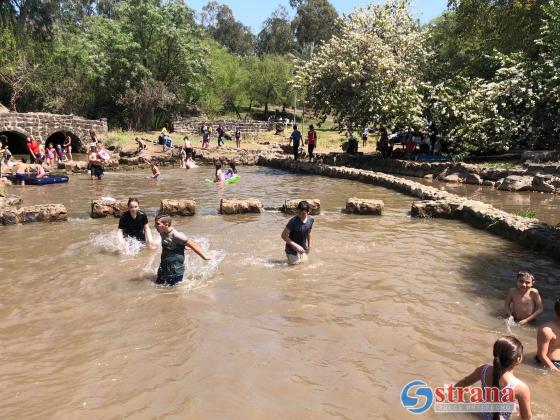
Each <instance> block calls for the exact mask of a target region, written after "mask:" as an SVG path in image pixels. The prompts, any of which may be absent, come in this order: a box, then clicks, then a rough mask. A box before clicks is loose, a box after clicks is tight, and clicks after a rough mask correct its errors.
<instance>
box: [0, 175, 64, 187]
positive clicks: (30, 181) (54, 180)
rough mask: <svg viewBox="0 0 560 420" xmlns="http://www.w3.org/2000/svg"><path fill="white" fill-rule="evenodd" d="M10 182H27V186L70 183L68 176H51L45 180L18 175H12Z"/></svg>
mask: <svg viewBox="0 0 560 420" xmlns="http://www.w3.org/2000/svg"><path fill="white" fill-rule="evenodd" d="M8 179H9V180H10V181H14V182H21V181H25V184H26V185H47V184H61V183H63V182H68V177H67V176H64V175H62V176H54V175H49V176H46V177H44V178H35V177H32V176H23V177H22V176H17V175H10V176H9V177H8Z"/></svg>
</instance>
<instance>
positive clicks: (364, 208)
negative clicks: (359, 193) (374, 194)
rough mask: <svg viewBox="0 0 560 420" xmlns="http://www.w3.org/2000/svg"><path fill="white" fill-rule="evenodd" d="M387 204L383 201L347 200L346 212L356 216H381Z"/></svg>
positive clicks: (354, 198) (353, 198)
mask: <svg viewBox="0 0 560 420" xmlns="http://www.w3.org/2000/svg"><path fill="white" fill-rule="evenodd" d="M384 207H385V204H384V203H383V201H381V200H366V199H362V198H356V197H352V198H349V199H348V200H346V211H347V212H348V213H354V214H373V215H377V216H381V214H382V213H383V208H384Z"/></svg>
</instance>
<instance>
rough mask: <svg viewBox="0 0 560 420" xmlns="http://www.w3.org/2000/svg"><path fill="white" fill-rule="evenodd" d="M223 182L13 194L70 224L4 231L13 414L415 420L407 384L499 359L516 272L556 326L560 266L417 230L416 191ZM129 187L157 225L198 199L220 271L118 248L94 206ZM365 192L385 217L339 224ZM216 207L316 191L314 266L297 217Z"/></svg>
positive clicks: (464, 229)
mask: <svg viewBox="0 0 560 420" xmlns="http://www.w3.org/2000/svg"><path fill="white" fill-rule="evenodd" d="M209 175H210V169H208V168H198V169H196V170H193V171H191V172H189V173H185V171H183V170H180V169H168V170H166V169H165V168H164V170H163V176H162V180H161V181H160V182H159V183H156V182H153V181H151V180H148V179H147V177H148V174H147V173H146V172H142V171H132V172H126V173H108V174H107V175H106V177H105V178H104V179H103V181H101V182H92V181H91V180H88V179H87V178H86V177H85V176H73V177H72V178H71V180H70V182H69V183H68V184H67V185H52V186H43V187H30V186H26V187H24V188H23V189H16V187H14V188H13V191H16V190H17V191H18V193H21V194H22V196H23V198H24V202H25V203H26V204H33V203H44V202H61V203H64V204H65V205H66V206H67V207H68V209H69V213H70V220H69V221H68V222H67V223H58V224H44V225H38V224H36V225H24V226H10V227H3V228H0V235H1V241H0V258H1V263H0V285H1V286H2V289H3V291H4V293H3V297H2V300H1V303H0V340H1V343H2V350H1V352H0V357H1V364H0V386H1V389H2V390H3V392H2V396H3V398H2V400H1V401H0V413H1V417H2V418H57V419H58V418H69V419H74V418H122V417H131V418H154V417H158V418H189V419H196V418H243V419H252V418H313V419H315V418H317V419H319V418H321V419H322V418H329V417H337V418H353V419H365V418H385V419H394V418H407V417H412V415H408V414H407V412H406V411H405V410H404V408H403V407H402V406H401V404H400V399H399V396H400V392H401V389H402V387H403V385H405V384H406V383H407V382H409V381H411V380H413V379H422V380H425V381H426V382H427V383H428V384H430V385H432V386H439V385H442V384H445V383H451V382H454V381H457V380H458V379H460V378H461V377H462V376H464V375H465V374H467V373H469V372H470V371H471V370H472V369H473V368H474V367H475V366H477V365H480V364H483V363H491V360H492V357H491V356H492V344H493V342H494V341H495V339H496V338H498V337H499V336H501V335H504V334H508V333H510V330H509V327H507V326H506V324H505V323H504V321H503V320H502V319H501V318H500V317H499V315H500V310H501V308H502V306H503V304H502V302H503V299H504V297H505V295H506V292H507V290H508V288H509V287H513V285H514V281H515V274H516V272H517V271H519V270H521V269H523V270H530V271H532V272H534V273H535V275H536V277H537V281H538V283H537V286H538V287H539V289H540V291H541V294H542V295H543V297H544V301H545V309H546V315H545V316H543V321H546V320H549V319H551V317H552V315H551V313H552V303H553V300H554V298H557V297H558V294H559V291H558V290H559V288H558V285H559V281H558V278H559V275H560V266H559V265H558V264H557V263H555V262H554V261H552V260H550V259H548V258H546V257H543V256H540V255H538V254H536V253H533V252H530V251H527V250H525V249H522V248H521V247H519V246H517V245H515V244H512V243H509V242H507V241H505V240H503V239H500V238H498V237H495V236H492V235H490V234H488V233H486V232H484V231H480V230H475V229H473V228H470V227H469V226H467V225H464V224H461V223H460V222H458V221H449V220H416V219H411V218H410V216H409V214H408V212H409V210H410V203H411V201H412V200H413V198H411V197H408V196H405V195H402V194H399V193H396V192H393V191H390V190H387V189H384V188H380V187H374V186H371V185H366V184H361V183H356V182H351V181H346V180H337V179H329V178H320V177H316V176H301V175H293V174H289V173H285V172H282V171H276V170H271V169H266V168H241V176H242V179H241V181H240V182H239V183H238V184H236V185H232V186H227V187H226V188H225V189H224V190H220V189H218V188H216V187H215V186H214V185H208V184H205V183H204V182H203V179H204V178H206V177H208V176H209ZM132 195H134V196H137V197H138V198H139V199H140V204H141V208H142V209H144V210H145V211H146V212H147V213H148V215H149V217H150V223H151V224H152V223H153V215H154V214H155V211H156V208H157V207H158V206H159V200H160V199H162V198H174V197H177V198H178V197H185V198H194V199H196V200H197V201H198V203H199V213H198V214H197V215H196V216H194V217H191V218H180V219H176V226H177V227H178V228H179V229H180V230H183V231H184V232H186V233H187V234H188V235H189V236H191V237H193V238H195V239H197V240H199V241H200V242H202V243H203V245H204V246H205V247H206V248H207V249H209V250H210V252H211V253H212V255H213V257H214V260H213V262H212V263H210V264H207V263H204V262H202V261H200V260H198V259H195V257H194V256H193V255H190V256H189V269H188V273H187V278H186V279H185V281H184V282H183V283H182V284H180V285H179V286H178V287H175V288H164V287H163V288H162V287H156V286H155V285H154V284H153V283H151V281H150V279H151V278H153V276H154V272H155V270H156V268H157V264H158V261H159V250H158V251H150V250H147V249H142V250H140V252H138V253H137V254H133V255H119V254H118V253H116V252H115V251H114V239H113V237H112V236H111V232H114V229H115V228H116V224H117V220H116V219H103V220H99V219H97V220H92V219H89V216H88V211H89V206H90V201H91V199H93V198H96V197H101V196H113V197H117V198H126V197H128V196H132ZM351 196H358V197H363V198H378V199H382V200H383V201H384V202H385V208H386V211H385V214H384V215H383V216H382V217H358V216H353V215H346V214H343V213H341V208H342V207H344V203H345V200H346V198H348V197H351ZM220 197H237V198H248V197H257V198H260V199H261V201H262V202H263V203H264V204H265V205H280V204H281V203H282V202H283V200H284V199H286V198H297V197H310V198H320V199H321V203H322V208H323V213H322V214H321V215H320V216H316V221H315V226H314V236H313V249H312V253H311V256H310V257H311V258H310V263H309V264H308V265H305V266H299V267H288V266H286V265H285V264H284V255H283V244H282V241H281V239H280V233H281V231H282V229H283V227H284V225H285V224H286V222H287V220H288V217H287V216H285V215H283V214H280V213H277V212H265V213H263V214H261V215H243V216H227V217H225V216H220V215H218V214H217V210H216V208H217V206H218V202H219V198H220ZM511 328H512V330H511V333H513V334H515V335H516V336H518V337H519V338H520V339H521V340H522V342H523V344H524V346H525V355H526V362H525V363H524V364H523V365H521V366H520V367H519V368H517V369H516V373H517V375H518V376H519V377H520V378H521V379H522V380H524V381H525V382H527V383H528V384H529V386H530V388H531V391H532V396H533V412H534V414H535V417H536V418H542V419H545V418H546V419H548V418H557V413H558V412H559V411H560V399H559V398H558V395H559V389H560V377H554V376H551V375H549V374H547V373H546V372H543V370H541V369H538V368H537V367H535V365H534V364H533V363H532V362H531V361H530V359H532V357H533V356H534V354H535V351H536V326H530V327H523V328H522V327H516V326H514V327H511ZM424 417H427V418H431V417H434V418H435V417H440V416H436V415H435V414H433V413H432V414H427V415H424ZM449 418H455V417H449Z"/></svg>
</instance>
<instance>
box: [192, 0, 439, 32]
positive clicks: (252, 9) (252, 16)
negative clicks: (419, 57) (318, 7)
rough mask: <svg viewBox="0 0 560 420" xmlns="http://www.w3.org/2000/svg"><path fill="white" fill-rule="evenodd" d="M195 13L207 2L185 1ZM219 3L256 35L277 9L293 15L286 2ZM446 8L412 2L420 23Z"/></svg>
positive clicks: (349, 1)
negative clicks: (285, 9) (225, 6)
mask: <svg viewBox="0 0 560 420" xmlns="http://www.w3.org/2000/svg"><path fill="white" fill-rule="evenodd" d="M330 1H331V3H332V4H333V5H334V6H335V7H336V9H337V10H338V13H340V14H342V13H346V14H348V13H350V12H351V11H352V10H353V9H354V8H355V7H360V6H365V5H366V4H368V3H371V0H330ZM185 2H186V3H187V4H188V5H189V6H190V7H192V8H193V9H194V10H195V11H196V12H200V10H201V9H202V7H203V6H204V5H206V4H207V3H208V0H186V1H185ZM218 2H219V3H224V4H227V5H228V6H229V7H230V8H231V10H233V13H234V15H235V18H236V19H237V20H240V21H241V22H243V23H244V24H245V25H248V26H250V27H251V28H252V29H253V32H254V33H255V34H257V33H258V32H259V31H260V29H261V25H262V23H263V22H264V21H265V19H266V18H267V17H269V16H270V14H271V13H272V12H273V11H274V10H275V9H276V8H277V7H278V5H280V4H281V5H283V6H285V7H286V8H287V9H288V11H290V13H291V14H292V15H293V11H292V9H290V5H289V1H288V0H276V1H274V0H273V1H267V0H218ZM446 7H447V0H415V1H414V0H413V12H414V13H415V15H416V16H417V17H419V18H420V21H421V22H422V23H426V22H428V21H430V20H431V19H432V18H434V17H436V16H438V15H440V14H441V13H442V12H443V11H444V10H445V8H446Z"/></svg>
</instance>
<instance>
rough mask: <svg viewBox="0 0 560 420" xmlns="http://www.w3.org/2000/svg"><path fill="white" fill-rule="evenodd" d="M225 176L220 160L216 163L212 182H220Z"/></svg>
mask: <svg viewBox="0 0 560 420" xmlns="http://www.w3.org/2000/svg"><path fill="white" fill-rule="evenodd" d="M224 179H225V176H224V173H223V172H222V163H221V162H217V163H216V172H215V174H214V182H222V181H224Z"/></svg>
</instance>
